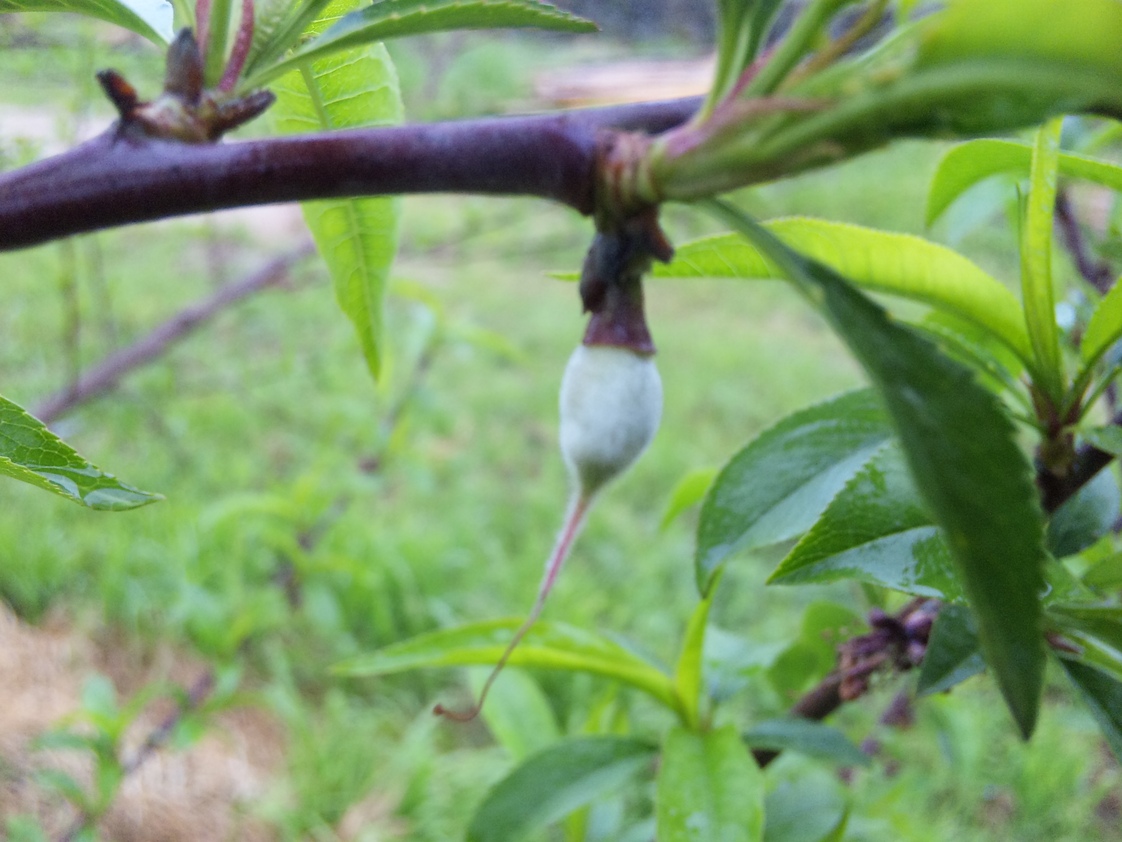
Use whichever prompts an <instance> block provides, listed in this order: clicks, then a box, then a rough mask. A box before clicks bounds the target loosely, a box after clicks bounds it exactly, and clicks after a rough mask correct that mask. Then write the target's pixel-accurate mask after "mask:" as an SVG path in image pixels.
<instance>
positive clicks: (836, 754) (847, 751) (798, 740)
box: [743, 717, 870, 766]
mask: <svg viewBox="0 0 1122 842" xmlns="http://www.w3.org/2000/svg"><path fill="white" fill-rule="evenodd" d="M743 737H744V741H745V742H746V743H747V744H748V745H749V746H750V747H751V748H753V749H757V748H762V749H771V750H773V751H797V752H799V753H801V754H805V755H807V756H808V757H817V758H819V759H822V760H830V761H833V762H835V763H837V764H839V765H841V766H868V765H869V764H870V760H869V757H868V755H867V754H865V753H864V752H863V751H861V749H859V748H858V747H857V746H856V745H854V744H853V743H852V742H850V740H849V739H848V738H846V736H845V734H843V733H842V732H841V731H839V730H838V729H837V728H833V727H831V726H829V725H825V724H823V723H821V722H814V721H812V720H809V719H799V718H796V717H784V718H783V719H769V720H766V721H764V722H760V723H758V724H756V725H753V726H752V727H751V728H750V729H749V730H747V731H745V732H744V734H743Z"/></svg>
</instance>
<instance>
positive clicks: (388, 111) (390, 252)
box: [272, 45, 402, 377]
mask: <svg viewBox="0 0 1122 842" xmlns="http://www.w3.org/2000/svg"><path fill="white" fill-rule="evenodd" d="M274 90H275V91H276V94H277V103H276V105H275V106H273V109H272V113H273V114H274V119H276V121H277V126H278V128H279V129H280V130H281V131H283V132H285V133H290V134H294V133H298V132H310V131H325V130H331V129H350V128H357V127H360V126H380V125H387V124H391V123H399V122H401V119H402V105H401V94H400V91H399V88H398V82H397V73H396V71H395V70H394V67H393V63H392V62H391V61H390V57H389V55H388V54H387V53H386V50H385V48H384V47H382V46H381V45H372V46H368V47H361V48H359V49H357V50H351V51H348V52H344V53H338V54H336V55H333V56H330V57H328V58H326V59H323V60H322V61H317V62H309V63H307V64H304V65H302V66H301V67H300V68H299V69H298V70H296V71H294V72H292V73H290V74H288V75H287V76H284V77H282V78H281V79H279V80H278V81H277V83H276V85H275V86H274ZM302 207H303V210H304V219H305V221H306V222H307V223H308V228H309V229H311V232H312V236H313V237H314V238H315V241H316V246H317V247H318V249H319V252H320V254H321V255H322V256H323V259H324V261H325V262H326V263H327V267H328V269H329V271H330V272H331V277H332V279H333V281H334V284H335V295H336V298H337V299H338V300H339V305H340V306H341V307H342V308H343V311H344V312H345V313H346V314H347V316H348V317H349V318H350V320H351V321H352V322H353V323H354V327H355V331H356V332H357V333H358V338H359V341H360V343H361V345H362V351H363V355H364V356H365V357H366V363H367V365H368V366H369V368H370V371H371V373H372V374H373V375H374V376H375V377H377V375H378V372H379V369H380V366H381V362H382V351H383V341H382V302H383V299H384V297H385V289H386V279H387V277H388V275H389V272H390V266H391V265H392V263H393V258H394V252H395V250H396V248H397V218H398V204H397V200H396V199H393V198H389V197H380V198H360V199H328V200H324V201H318V202H305V203H304V204H303V206H302Z"/></svg>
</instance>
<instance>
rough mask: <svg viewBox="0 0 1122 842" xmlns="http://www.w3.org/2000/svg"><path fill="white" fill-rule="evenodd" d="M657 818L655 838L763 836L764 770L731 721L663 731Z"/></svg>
mask: <svg viewBox="0 0 1122 842" xmlns="http://www.w3.org/2000/svg"><path fill="white" fill-rule="evenodd" d="M657 818H658V840H659V842H713V840H721V842H759V840H761V839H763V835H764V777H763V773H762V772H761V771H760V768H759V767H758V766H757V765H756V761H755V760H753V759H752V755H751V754H749V753H748V748H747V747H746V746H745V745H744V742H743V741H742V740H741V739H740V735H739V734H738V733H737V732H736V729H735V728H733V726H731V725H726V726H724V727H723V728H718V729H717V730H715V731H707V732H704V733H699V732H697V731H687V730H686V729H684V728H674V729H673V730H672V731H671V732H670V733H669V734H668V735H667V737H666V743H665V745H664V746H663V749H662V768H661V770H660V771H659V775H658V815H657Z"/></svg>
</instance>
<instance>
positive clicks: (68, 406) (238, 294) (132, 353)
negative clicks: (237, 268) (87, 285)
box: [33, 243, 314, 424]
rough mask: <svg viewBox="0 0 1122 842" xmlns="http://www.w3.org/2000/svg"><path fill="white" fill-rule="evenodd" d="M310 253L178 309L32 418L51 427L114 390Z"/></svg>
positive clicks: (277, 261)
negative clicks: (121, 382)
mask: <svg viewBox="0 0 1122 842" xmlns="http://www.w3.org/2000/svg"><path fill="white" fill-rule="evenodd" d="M313 251H314V248H313V246H312V245H311V244H310V243H308V244H305V245H302V246H300V247H299V248H297V249H294V250H293V251H291V252H289V253H288V254H284V255H281V256H280V257H277V258H274V259H273V260H271V261H269V263H267V264H266V265H265V266H264V267H262V268H261V269H259V270H258V271H256V272H254V273H252V274H250V275H247V276H246V277H244V278H242V279H241V280H238V281H235V282H234V283H232V284H228V285H227V286H224V287H222V288H221V289H219V290H218V291H217V292H215V293H214V294H213V295H211V296H210V297H209V298H207V299H205V300H204V301H202V302H200V303H198V304H193V305H191V306H190V307H187V308H185V309H183V310H180V311H179V312H178V313H176V314H175V315H174V316H172V317H171V318H170V319H168V320H167V321H165V322H164V323H163V324H161V325H159V326H158V327H156V328H155V329H154V330H152V331H151V332H150V333H148V335H147V336H144V337H143V338H141V339H139V340H138V341H136V342H134V343H133V344H132V345H129V346H127V347H125V348H121V349H120V350H118V351H114V352H113V353H112V354H110V355H109V356H108V357H106V358H105V359H103V360H102V361H101V362H100V363H98V364H97V365H95V366H93V367H92V368H90V369H88V370H87V371H85V372H84V373H82V374H80V375H78V376H77V377H76V378H75V379H74V380H73V382H72V383H71V384H70V385H69V386H67V387H66V388H64V389H62V390H61V391H59V392H57V393H56V394H54V395H51V396H50V397H48V398H47V399H45V400H44V401H43V402H42V403H40V404H39V406H38V407H36V409H35V411H34V413H33V414H34V415H35V416H36V417H37V418H39V420H41V421H42V422H43V423H44V424H52V423H54V422H55V421H56V420H58V419H59V418H60V417H62V416H63V415H65V414H66V413H67V412H70V411H71V410H73V409H74V408H75V407H77V406H78V405H80V404H83V403H86V402H87V401H90V400H93V399H94V398H97V397H100V396H101V395H103V394H105V393H106V392H108V391H110V390H112V389H113V388H114V387H115V386H116V385H117V383H118V382H120V380H121V378H123V377H124V376H126V375H127V374H129V373H131V372H132V371H134V370H135V369H137V368H140V367H142V366H144V365H147V364H148V363H151V362H152V361H154V360H156V359H158V358H159V357H161V356H162V355H163V354H164V353H166V352H167V350H168V348H170V347H171V346H172V345H173V344H175V343H176V342H178V341H180V340H182V339H184V338H185V337H187V336H189V335H190V334H191V333H193V332H194V331H195V330H197V329H198V328H199V327H200V326H201V325H203V324H204V323H205V322H207V321H209V320H210V319H212V318H214V316H216V315H218V314H219V313H220V312H222V311H223V310H225V309H226V308H227V307H230V306H231V305H233V304H236V303H237V302H239V301H241V300H242V299H244V298H246V297H247V296H249V295H252V294H253V293H255V292H258V291H260V290H262V289H267V288H268V287H272V286H276V285H277V284H279V283H281V282H282V281H283V280H284V279H285V278H286V277H288V271H289V269H291V268H292V266H293V265H294V264H296V263H298V262H299V261H301V260H303V259H304V258H306V257H309V256H310V255H311V254H312V252H313Z"/></svg>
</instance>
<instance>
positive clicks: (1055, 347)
mask: <svg viewBox="0 0 1122 842" xmlns="http://www.w3.org/2000/svg"><path fill="white" fill-rule="evenodd" d="M1062 128H1063V120H1060V119H1057V120H1053V121H1052V122H1050V123H1048V124H1047V125H1045V126H1043V127H1042V128H1041V129H1040V130H1039V131H1038V132H1037V133H1036V143H1035V144H1034V146H1033V150H1032V165H1031V167H1030V170H1029V195H1028V206H1027V208H1026V211H1025V219H1024V224H1023V227H1024V231H1023V234H1022V237H1021V297H1022V299H1023V301H1024V308H1025V321H1026V323H1027V324H1028V330H1029V338H1030V339H1031V340H1032V349H1033V353H1034V355H1035V357H1036V365H1035V366H1034V370H1035V372H1036V374H1037V376H1038V377H1039V378H1040V380H1041V381H1042V382H1039V383H1037V385H1038V386H1039V387H1040V388H1042V389H1043V390H1044V391H1045V392H1046V393H1047V394H1048V395H1049V396H1050V397H1051V398H1052V401H1053V403H1055V404H1057V405H1058V404H1059V402H1060V400H1061V398H1062V396H1063V390H1064V384H1063V376H1064V375H1063V363H1062V361H1061V360H1060V331H1059V328H1058V327H1057V326H1056V301H1055V294H1054V292H1053V290H1052V227H1053V224H1054V222H1053V218H1054V216H1055V208H1056V175H1057V170H1058V158H1059V154H1060V130H1061V129H1062Z"/></svg>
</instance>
